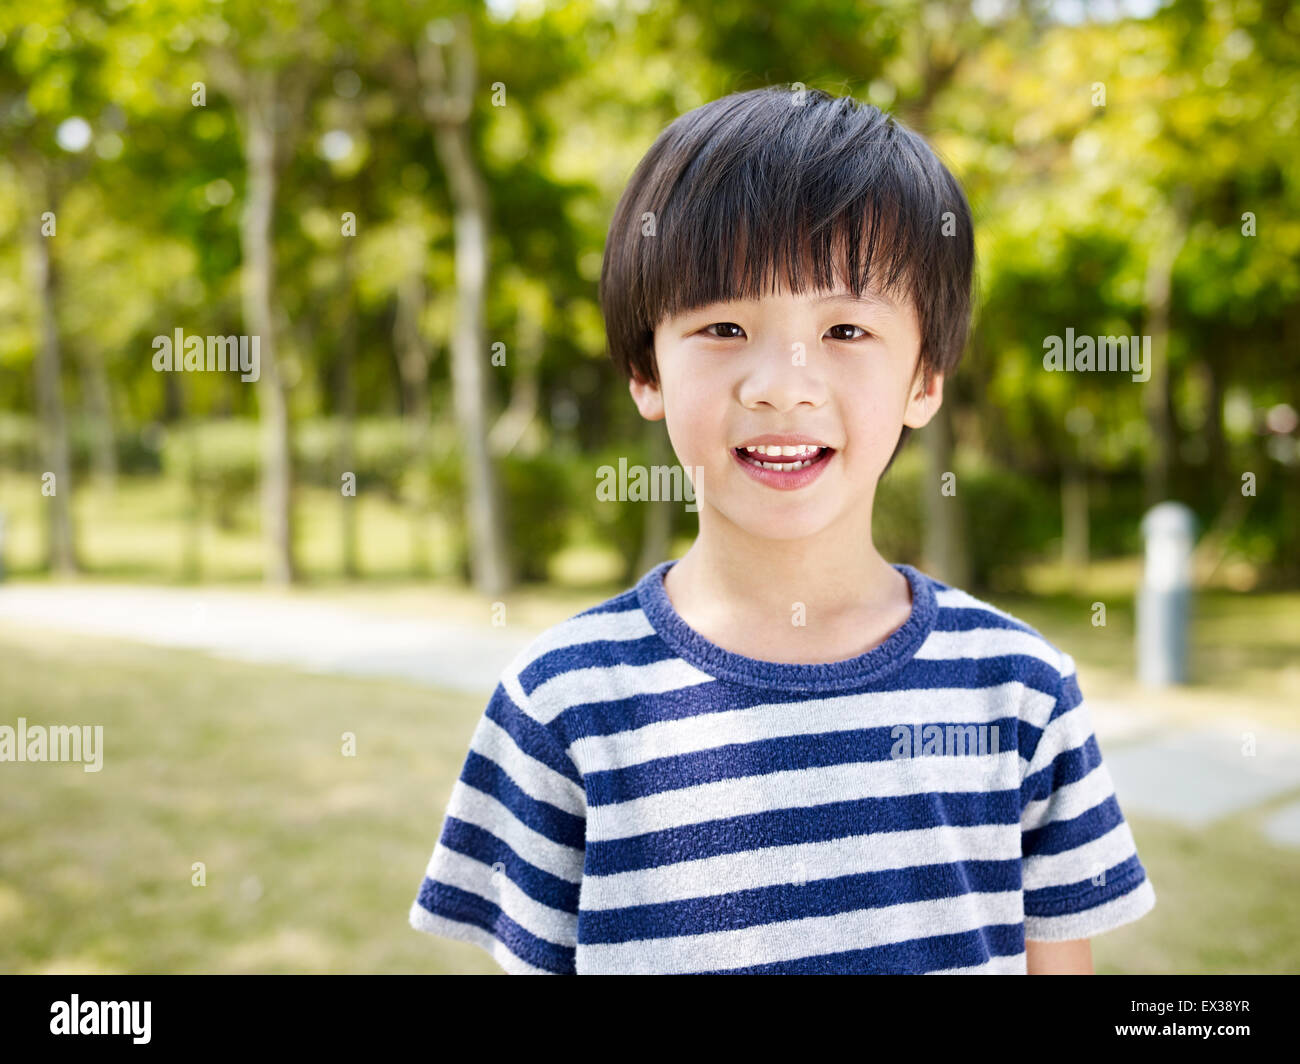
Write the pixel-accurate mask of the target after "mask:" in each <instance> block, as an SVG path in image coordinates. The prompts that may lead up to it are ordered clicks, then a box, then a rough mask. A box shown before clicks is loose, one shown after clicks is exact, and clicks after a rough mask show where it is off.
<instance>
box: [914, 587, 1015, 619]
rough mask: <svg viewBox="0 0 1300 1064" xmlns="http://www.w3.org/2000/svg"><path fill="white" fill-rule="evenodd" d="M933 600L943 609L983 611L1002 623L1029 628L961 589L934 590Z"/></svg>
mask: <svg viewBox="0 0 1300 1064" xmlns="http://www.w3.org/2000/svg"><path fill="white" fill-rule="evenodd" d="M934 600H935V602H937V603H938V604H939V606H941V607H943V608H945V609H950V610H985V611H987V612H989V613H992V614H995V615H996V616H998V617H1001V618H1002V619H1003V620H1004V621H1011V622H1012V623H1013V624H1016V625H1019V626H1020V627H1022V628H1028V627H1030V626H1029V625H1027V624H1025V622H1024V621H1022V620H1021V619H1020V618H1019V617H1015V616H1012V615H1011V614H1010V613H1007V612H1006V611H1005V610H1000V609H998V608H997V607H996V606H994V605H993V604H992V603H989V602H985V601H984V600H983V599H978V598H976V597H975V596H974V595H972V594H970V593H969V592H967V591H962V590H961V588H956V587H950V588H946V589H944V590H942V591H941V590H939V589H938V588H936V589H935V592H934Z"/></svg>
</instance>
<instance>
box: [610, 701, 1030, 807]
mask: <svg viewBox="0 0 1300 1064" xmlns="http://www.w3.org/2000/svg"><path fill="white" fill-rule="evenodd" d="M949 723H950V724H951V725H952V726H953V727H959V728H964V727H966V726H967V725H968V724H971V725H974V726H975V727H979V726H981V725H982V724H987V726H988V727H989V729H990V731H992V729H994V728H996V729H997V736H998V737H997V745H998V752H999V753H1000V754H1002V753H1007V752H1008V750H1012V751H1014V747H1012V746H1011V745H1010V737H1011V736H1012V735H1014V734H1015V726H1014V721H1013V719H1012V718H1009V717H1008V718H1003V719H1002V720H998V721H987V722H982V721H981V722H967V721H951V722H941V721H927V722H926V726H930V725H934V726H938V727H942V728H945V729H946V728H947V726H948V724H949ZM896 726H897V725H895V724H882V725H881V726H879V727H876V728H861V729H856V730H852V731H837V732H819V733H816V734H812V735H782V736H774V737H772V738H769V739H756V740H754V741H753V742H747V743H730V744H728V745H726V746H716V747H710V748H707V749H704V750H693V751H691V752H689V753H684V754H674V755H671V756H668V757H659V758H654V759H652V760H649V761H643V762H641V763H640V764H636V765H629V766H628V767H626V768H616V769H602V770H599V771H591V772H588V773H587V775H586V781H587V807H588V809H594V808H597V807H598V806H604V805H612V804H614V803H616V802H628V801H632V800H633V799H636V798H643V797H645V796H646V795H650V794H661V793H663V792H666V791H672V790H678V789H680V788H683V787H696V786H699V785H700V784H704V783H717V782H719V781H721V780H727V779H745V778H752V777H755V776H766V775H768V774H769V773H773V772H795V771H800V770H802V769H812V768H823V767H827V766H831V765H852V764H868V763H878V762H884V761H890V760H893V758H892V751H893V749H894V745H895V743H896V742H897V741H898V740H895V738H894V737H893V735H892V734H891V732H892V730H893V729H894V728H895V727H896ZM908 731H909V734H914V733H913V729H912V728H910V727H909V728H908ZM943 735H944V737H945V740H946V736H947V733H946V731H945V732H944V733H943ZM909 742H910V740H909ZM992 743H993V738H992V736H991V735H990V736H989V737H988V744H989V748H990V749H991V748H992ZM921 756H928V757H932V759H936V758H933V755H921ZM958 756H962V757H965V756H974V755H966V754H962V755H958ZM936 760H937V759H936ZM948 760H954V758H949V759H948ZM954 767H955V766H954Z"/></svg>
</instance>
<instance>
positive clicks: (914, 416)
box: [903, 373, 943, 429]
mask: <svg viewBox="0 0 1300 1064" xmlns="http://www.w3.org/2000/svg"><path fill="white" fill-rule="evenodd" d="M942 405H943V374H942V373H932V374H931V375H930V383H929V387H926V384H925V381H924V380H921V381H918V382H917V384H916V390H915V391H914V392H912V395H911V397H910V398H909V399H908V401H907V410H906V411H905V412H904V414H903V424H904V425H910V426H911V427H912V428H914V429H919V428H921V427H922V426H923V425H927V424H929V422H930V419H931V418H932V417H934V415H935V414H937V413H938V412H939V407H940V406H942Z"/></svg>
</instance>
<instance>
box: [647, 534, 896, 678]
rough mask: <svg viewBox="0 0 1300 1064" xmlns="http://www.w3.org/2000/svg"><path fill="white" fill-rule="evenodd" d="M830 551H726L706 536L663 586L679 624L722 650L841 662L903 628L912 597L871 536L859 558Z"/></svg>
mask: <svg viewBox="0 0 1300 1064" xmlns="http://www.w3.org/2000/svg"><path fill="white" fill-rule="evenodd" d="M827 548H828V545H827V544H826V543H824V542H810V541H803V540H763V541H759V542H755V541H752V540H750V541H747V542H746V541H744V540H742V541H739V542H729V543H727V544H726V545H725V546H724V545H722V544H721V543H720V541H719V540H718V539H717V538H715V537H706V536H703V535H702V536H701V537H700V538H698V539H697V540H696V541H695V543H694V544H693V545H692V546H691V548H690V550H688V551H687V552H686V554H685V555H683V556H682V558H681V560H680V561H678V562H677V564H676V565H674V566H672V567H671V568H670V569H669V570H668V574H667V576H666V577H665V580H664V588H665V591H666V592H667V594H668V598H669V601H670V602H672V604H673V607H674V609H676V611H677V613H678V614H679V615H680V616H681V618H682V619H683V620H684V621H685V622H686V623H687V624H688V625H690V626H691V627H692V628H694V629H695V630H696V631H698V632H699V633H700V634H701V635H704V636H705V637H706V638H708V639H710V640H712V641H713V642H714V643H717V644H718V645H720V646H722V647H723V648H724V649H727V650H733V651H734V652H736V653H742V654H746V655H747V656H749V657H757V658H760V659H763V660H773V661H778V660H785V661H792V662H810V663H811V662H814V661H838V660H842V659H844V658H847V657H853V656H856V655H857V654H861V653H865V652H866V651H867V650H869V649H871V648H872V647H874V646H876V645H878V644H879V643H881V642H883V641H884V640H885V639H887V638H888V637H889V635H891V634H892V633H893V632H894V631H895V630H897V628H898V627H900V626H901V625H902V624H903V623H905V622H906V620H907V617H908V615H909V614H910V612H911V589H910V587H909V586H908V582H907V578H906V577H905V576H903V574H902V573H900V572H899V571H898V570H897V569H895V568H894V567H893V566H892V565H890V564H889V562H887V561H886V560H885V559H884V558H883V557H882V556H881V555H880V553H879V551H877V550H876V549H875V547H874V545H873V544H872V543H871V540H870V537H869V536H868V537H864V539H863V540H859V541H858V543H857V547H856V549H854V550H845V551H835V550H831V549H827ZM796 618H799V619H801V620H802V623H797V622H796Z"/></svg>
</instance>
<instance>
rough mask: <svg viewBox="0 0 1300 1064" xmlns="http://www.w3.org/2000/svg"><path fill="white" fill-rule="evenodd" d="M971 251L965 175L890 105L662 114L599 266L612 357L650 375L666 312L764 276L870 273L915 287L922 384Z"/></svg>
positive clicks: (763, 287)
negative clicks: (667, 119)
mask: <svg viewBox="0 0 1300 1064" xmlns="http://www.w3.org/2000/svg"><path fill="white" fill-rule="evenodd" d="M945 234H947V235H945ZM974 258H975V245H974V237H973V232H972V223H971V214H970V207H969V205H968V204H967V202H966V197H965V195H964V194H963V193H962V190H961V187H960V186H959V185H958V184H957V181H956V180H955V179H954V178H953V176H952V174H950V173H949V172H948V170H947V168H946V167H945V166H944V165H943V163H942V162H940V161H939V159H938V157H937V156H936V155H935V153H934V152H933V150H931V148H930V146H929V145H928V144H926V142H925V141H924V139H922V138H921V137H920V136H919V135H918V134H916V133H914V132H912V131H911V130H909V129H908V128H906V127H905V126H903V125H902V124H901V123H899V122H897V121H895V119H894V117H893V116H892V115H886V114H884V113H883V112H881V111H880V110H878V109H877V108H875V107H872V106H871V105H869V104H862V103H859V102H858V101H857V100H855V99H854V98H853V97H851V96H831V95H830V94H828V93H825V92H822V91H820V90H817V89H811V90H800V91H798V92H796V91H795V90H794V89H793V88H785V87H781V86H771V87H768V88H763V89H754V90H752V91H750V92H741V93H734V94H732V95H730V96H724V97H722V98H721V99H718V100H714V101H713V102H711V103H707V104H705V105H704V106H702V107H697V108H696V109H695V110H693V111H689V112H687V113H686V114H684V115H682V116H680V117H679V118H677V119H676V120H675V121H674V122H673V123H672V124H671V125H669V126H668V127H667V128H666V129H665V130H664V131H663V132H662V133H661V134H660V135H659V137H658V139H657V140H656V141H655V142H654V144H653V145H652V146H651V148H650V150H649V151H648V152H647V153H646V155H645V158H643V159H642V160H641V163H640V164H639V165H638V166H637V168H636V171H635V172H634V173H633V175H632V178H631V180H630V181H629V182H628V186H627V188H626V189H625V190H624V192H623V196H622V199H620V200H619V203H618V207H617V209H616V210H615V212H614V218H613V221H612V222H611V224H610V230H609V239H608V240H607V241H606V243H605V258H604V263H603V265H602V268H601V274H600V301H601V308H602V310H603V312H604V316H605V333H606V336H607V338H608V340H609V352H610V356H611V357H612V358H613V360H614V364H615V365H616V366H617V367H618V368H619V370H620V372H621V373H622V374H623V376H624V377H625V378H631V377H635V378H636V379H638V380H642V381H646V382H648V383H651V384H657V383H658V370H657V367H656V366H655V359H654V330H655V327H656V326H657V325H658V324H659V322H661V321H662V320H663V319H664V318H665V317H669V316H671V315H674V314H678V313H681V312H683V311H687V310H691V309H693V308H695V307H700V306H705V305H707V304H709V303H714V302H718V301H723V300H730V299H759V298H762V296H763V294H764V292H765V291H768V290H772V289H774V288H775V283H776V278H781V279H782V280H783V281H784V283H785V284H786V285H787V286H788V288H789V290H790V291H792V292H793V293H802V292H805V291H807V290H809V289H813V288H816V289H823V288H831V287H833V286H834V284H835V282H836V281H840V282H842V283H844V284H845V285H847V287H848V288H849V289H850V290H851V291H853V292H854V293H855V294H857V295H861V294H862V293H863V291H864V290H865V289H866V288H867V286H868V283H870V284H872V285H873V286H874V287H877V288H879V289H882V290H884V291H887V292H890V293H891V294H897V295H901V296H904V297H908V298H910V299H911V300H912V302H913V305H914V306H915V307H916V312H917V320H918V324H919V326H920V332H921V345H920V359H919V367H920V369H921V371H922V373H923V374H924V379H925V380H926V381H927V382H928V380H929V377H930V375H931V374H932V373H935V372H942V373H945V374H947V373H950V372H951V371H952V370H953V369H955V368H956V365H957V363H958V361H960V359H961V355H962V349H963V348H964V347H965V343H966V333H967V329H968V328H969V324H970V293H971V282H972V273H973V270H974ZM910 433H911V429H910V428H909V427H908V426H904V427H903V432H902V435H901V436H900V437H899V440H898V444H897V446H896V447H895V449H894V454H893V456H891V457H890V460H889V461H890V464H892V463H893V460H894V457H896V456H897V455H898V452H899V450H901V449H902V446H903V444H904V443H905V442H906V440H907V438H908V436H909V435H910ZM886 468H888V465H887V466H886Z"/></svg>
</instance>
